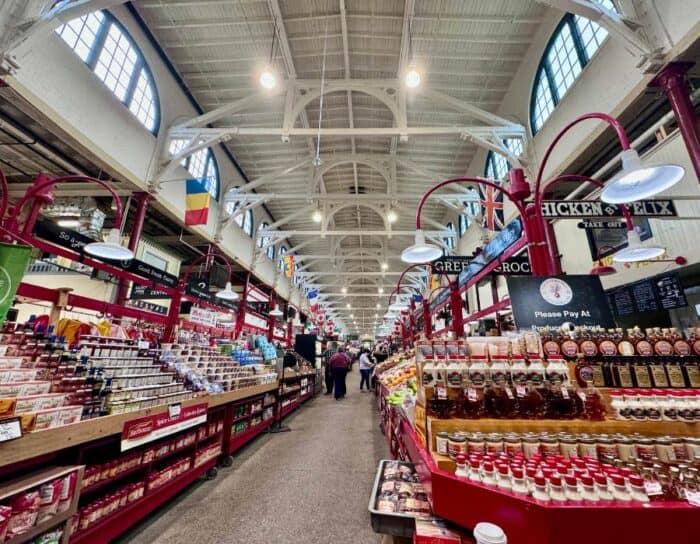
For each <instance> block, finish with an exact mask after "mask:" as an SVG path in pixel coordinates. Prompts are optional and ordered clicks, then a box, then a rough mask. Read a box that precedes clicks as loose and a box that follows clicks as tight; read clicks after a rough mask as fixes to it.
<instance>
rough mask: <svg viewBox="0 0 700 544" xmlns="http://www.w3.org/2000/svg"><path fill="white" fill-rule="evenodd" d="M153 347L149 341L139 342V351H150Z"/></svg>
mask: <svg viewBox="0 0 700 544" xmlns="http://www.w3.org/2000/svg"><path fill="white" fill-rule="evenodd" d="M150 347H151V343H150V342H149V341H148V340H139V349H148V348H150Z"/></svg>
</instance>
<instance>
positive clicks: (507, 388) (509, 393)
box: [504, 386, 514, 399]
mask: <svg viewBox="0 0 700 544" xmlns="http://www.w3.org/2000/svg"><path fill="white" fill-rule="evenodd" d="M504 389H505V390H506V395H508V398H509V399H512V398H514V397H513V391H511V389H510V387H508V386H506V387H504Z"/></svg>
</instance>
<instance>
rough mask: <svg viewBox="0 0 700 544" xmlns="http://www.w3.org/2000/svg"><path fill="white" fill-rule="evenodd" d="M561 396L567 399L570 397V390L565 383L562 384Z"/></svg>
mask: <svg viewBox="0 0 700 544" xmlns="http://www.w3.org/2000/svg"><path fill="white" fill-rule="evenodd" d="M561 396H562V397H564V398H565V399H567V400H568V399H569V390H568V389H567V388H566V386H565V385H562V386H561Z"/></svg>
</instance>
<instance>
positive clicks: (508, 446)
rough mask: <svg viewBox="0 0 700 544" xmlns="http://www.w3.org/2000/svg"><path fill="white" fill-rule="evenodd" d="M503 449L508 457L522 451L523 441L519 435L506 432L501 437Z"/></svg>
mask: <svg viewBox="0 0 700 544" xmlns="http://www.w3.org/2000/svg"><path fill="white" fill-rule="evenodd" d="M503 449H504V451H505V452H506V453H507V454H508V455H509V456H510V457H513V456H515V455H517V454H518V453H523V442H522V440H521V438H520V435H518V434H515V433H508V434H506V435H505V436H504V437H503Z"/></svg>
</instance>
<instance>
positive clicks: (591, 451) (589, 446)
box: [578, 434, 598, 459]
mask: <svg viewBox="0 0 700 544" xmlns="http://www.w3.org/2000/svg"><path fill="white" fill-rule="evenodd" d="M578 447H579V452H580V453H581V457H591V458H593V459H596V458H597V457H598V447H597V444H596V440H595V438H594V437H593V436H589V435H587V434H583V435H580V436H579V437H578Z"/></svg>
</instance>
